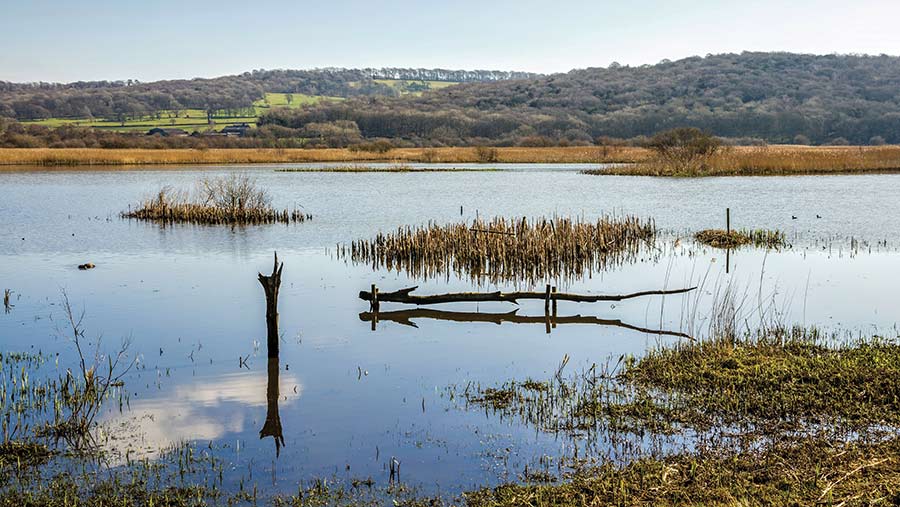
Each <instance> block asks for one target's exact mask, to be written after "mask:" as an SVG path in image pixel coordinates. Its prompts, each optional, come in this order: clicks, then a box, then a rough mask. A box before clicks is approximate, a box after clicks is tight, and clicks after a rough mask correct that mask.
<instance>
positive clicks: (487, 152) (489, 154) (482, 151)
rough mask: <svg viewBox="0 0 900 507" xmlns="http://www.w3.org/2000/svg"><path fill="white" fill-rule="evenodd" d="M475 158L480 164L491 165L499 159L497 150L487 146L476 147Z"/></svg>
mask: <svg viewBox="0 0 900 507" xmlns="http://www.w3.org/2000/svg"><path fill="white" fill-rule="evenodd" d="M475 158H476V159H477V160H478V162H480V163H482V164H491V163H494V162H496V161H497V160H498V159H499V158H500V155H499V153H498V152H497V148H491V147H489V146H476V147H475Z"/></svg>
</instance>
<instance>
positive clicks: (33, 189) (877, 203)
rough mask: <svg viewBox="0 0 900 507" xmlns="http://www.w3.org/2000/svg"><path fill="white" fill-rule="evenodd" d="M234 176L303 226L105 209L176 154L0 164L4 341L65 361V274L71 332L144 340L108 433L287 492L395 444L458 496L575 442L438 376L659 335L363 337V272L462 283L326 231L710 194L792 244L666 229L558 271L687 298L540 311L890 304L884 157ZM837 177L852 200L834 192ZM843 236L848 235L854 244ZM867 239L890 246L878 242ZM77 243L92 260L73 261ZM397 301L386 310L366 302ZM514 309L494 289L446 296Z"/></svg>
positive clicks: (827, 309)
mask: <svg viewBox="0 0 900 507" xmlns="http://www.w3.org/2000/svg"><path fill="white" fill-rule="evenodd" d="M204 171H207V172H221V171H222V169H220V168H210V169H204ZM252 171H253V172H254V174H257V175H258V177H259V179H260V181H261V182H262V183H263V184H265V185H266V186H268V187H269V188H270V189H272V192H273V194H274V197H275V199H276V201H277V202H278V204H279V205H285V206H289V205H292V204H293V203H295V202H299V203H302V205H303V206H304V207H305V209H307V210H308V211H309V212H310V213H312V214H313V215H314V216H315V218H314V219H313V221H312V222H308V223H304V224H301V225H297V226H291V227H284V226H270V227H250V228H236V229H229V228H223V227H216V228H210V227H197V226H186V227H181V226H178V227H167V228H160V227H158V226H155V225H152V224H142V223H136V222H128V221H123V220H120V219H118V218H117V216H116V213H117V212H118V211H120V210H121V209H123V207H126V206H127V205H128V204H129V203H134V202H136V201H137V200H138V199H139V198H140V197H142V196H144V195H146V194H147V193H149V192H151V191H152V190H154V189H155V188H157V187H158V186H159V185H160V184H161V183H173V184H176V185H178V184H181V183H183V184H188V183H189V182H192V181H193V180H194V179H195V178H196V172H191V171H185V170H164V171H158V170H153V171H136V172H90V171H59V172H56V171H38V172H13V173H3V172H0V196H2V198H0V290H2V289H4V288H9V289H11V290H13V291H14V303H15V304H16V307H15V308H14V309H13V310H12V311H11V312H10V313H9V314H0V348H2V350H23V349H24V350H32V349H40V350H44V351H53V352H56V351H60V352H62V357H63V358H64V359H63V361H65V358H71V357H72V354H73V351H72V350H71V347H70V345H69V344H68V343H67V342H66V341H65V339H63V338H60V337H59V336H58V335H57V333H56V331H55V328H56V327H57V323H58V322H59V317H60V314H59V309H58V307H57V304H56V303H57V301H58V297H59V289H60V288H61V287H64V288H66V290H67V291H68V293H69V296H70V298H71V299H72V301H73V302H74V303H75V304H76V306H79V307H81V306H83V307H84V308H85V310H86V312H87V317H86V320H85V327H86V329H87V332H88V334H91V335H97V334H102V335H103V336H104V337H105V343H107V344H108V345H109V346H110V347H112V346H115V345H117V344H118V340H119V338H120V337H127V336H130V337H131V338H132V340H133V346H132V351H133V352H135V353H137V354H140V356H141V368H140V369H139V370H138V371H136V372H135V373H134V374H133V375H131V376H130V377H129V379H128V381H127V388H128V391H129V398H130V399H129V403H130V410H128V411H126V412H125V413H124V414H119V413H118V410H115V411H113V412H112V413H110V414H108V415H107V419H105V421H106V422H107V423H109V424H110V425H111V426H117V425H118V426H124V428H123V431H127V432H130V433H127V434H129V435H137V436H136V437H135V439H133V440H127V442H128V445H131V446H132V448H133V451H132V452H135V453H140V452H147V451H152V450H153V448H154V447H165V446H166V445H170V444H177V443H178V442H180V441H182V440H189V441H197V442H203V443H205V442H206V441H213V442H214V448H215V449H217V450H216V453H217V455H219V456H220V457H221V458H222V459H223V460H225V461H226V462H228V463H229V464H230V465H231V466H230V468H229V470H231V471H232V472H231V473H232V474H233V477H232V479H235V480H237V479H236V478H239V477H241V474H246V473H248V470H250V469H253V468H254V467H258V469H259V470H258V472H266V471H270V470H271V469H272V467H275V468H276V469H277V472H278V473H277V476H278V484H279V487H281V488H282V489H284V490H286V491H294V490H296V484H297V482H298V481H301V480H307V479H309V478H312V477H321V476H332V475H337V476H339V477H348V478H349V477H362V478H364V477H368V476H371V477H373V478H374V479H376V480H386V479H387V469H386V463H387V460H389V459H390V458H391V457H392V456H395V457H397V458H398V459H400V460H401V461H402V462H403V468H404V473H405V477H404V478H405V479H407V480H410V481H412V482H414V483H418V484H421V485H424V486H425V487H427V488H430V489H432V490H440V491H454V490H457V489H461V488H466V487H471V486H473V485H476V484H482V483H491V482H496V481H499V480H503V479H505V478H514V477H515V475H516V474H517V473H519V472H521V470H522V468H523V467H524V465H525V464H526V463H534V462H535V461H536V460H538V459H539V457H540V456H541V455H542V454H548V455H555V454H558V453H559V452H561V450H562V449H564V448H568V447H569V446H570V445H571V444H570V443H568V442H566V441H565V440H564V439H556V438H554V437H553V436H550V435H544V434H540V433H537V432H535V431H534V429H533V428H526V427H521V426H519V425H517V424H514V423H512V422H510V421H501V420H498V419H497V418H496V417H491V416H488V415H486V414H484V413H483V412H479V411H474V412H467V411H462V410H458V409H457V408H455V407H456V405H457V403H456V402H451V401H450V400H449V399H448V398H447V394H446V388H447V387H448V386H450V385H465V384H466V383H468V382H476V383H482V384H484V385H495V384H499V383H502V382H504V381H506V380H508V379H511V378H524V377H533V378H538V379H541V378H547V377H549V376H550V375H552V373H553V372H554V371H555V370H556V368H557V366H558V365H559V362H560V359H561V358H562V357H563V355H565V354H568V355H569V356H570V357H571V361H570V366H569V368H571V369H579V368H586V367H589V366H590V364H591V363H593V362H605V361H606V360H607V358H609V357H618V355H620V354H625V353H633V354H641V353H642V352H643V351H645V350H646V349H647V348H648V347H652V346H655V345H657V344H660V343H662V344H666V343H674V342H675V341H676V340H677V339H675V338H665V337H662V338H661V337H657V336H654V335H647V334H644V333H640V332H636V331H633V330H628V329H624V328H617V327H610V326H591V325H560V326H558V327H556V328H554V329H552V332H551V334H549V335H548V334H546V332H545V328H544V326H542V325H530V324H529V325H517V324H509V323H504V324H502V325H496V324H493V323H484V322H481V323H465V322H449V321H442V320H433V319H420V320H417V321H416V324H417V325H418V328H413V327H409V326H404V325H401V324H398V323H395V322H381V323H379V325H378V327H377V329H376V330H375V331H374V332H373V331H371V330H370V326H369V323H367V322H363V321H361V320H360V318H359V314H360V312H364V311H366V310H367V309H368V307H367V304H366V303H364V302H362V301H360V300H358V299H357V296H356V294H357V293H358V291H359V290H361V289H366V288H368V287H369V285H370V284H371V283H376V284H378V286H379V287H381V288H382V289H383V290H394V289H398V288H401V287H407V286H411V285H419V286H420V289H419V292H421V293H423V294H427V293H433V292H447V291H455V290H471V289H472V287H473V286H472V285H471V284H470V283H469V282H467V281H461V280H457V279H456V278H455V277H450V278H449V279H438V280H427V281H422V280H414V279H411V278H410V277H408V276H407V275H406V274H404V273H396V272H387V271H378V272H373V271H372V270H371V269H369V268H368V267H367V266H360V265H353V264H352V263H347V262H345V261H343V260H340V259H337V258H336V256H335V255H334V245H335V244H336V243H339V242H347V241H351V240H353V239H357V238H360V237H370V236H372V235H374V234H375V233H377V232H378V231H379V230H388V229H393V228H394V227H396V226H399V225H406V224H420V223H424V222H426V221H427V220H438V221H450V220H458V219H459V218H460V215H459V206H460V205H463V206H464V216H463V218H465V219H472V218H474V215H475V210H478V213H479V214H480V215H482V216H490V215H494V214H503V215H508V216H536V215H540V214H550V213H559V214H569V213H572V214H579V215H581V214H582V213H584V214H585V215H586V216H596V215H598V214H600V213H602V212H617V213H623V212H624V213H635V214H638V215H641V216H652V217H654V218H656V220H657V223H658V224H659V225H660V226H661V227H664V228H667V229H670V230H672V231H673V234H672V236H683V235H684V232H685V231H690V230H696V229H699V228H705V227H710V226H720V225H721V223H720V222H721V215H722V214H723V208H724V207H726V206H729V207H730V208H731V209H732V217H733V223H734V226H735V227H770V228H780V229H783V230H785V231H786V232H787V233H788V235H789V237H791V238H792V242H793V248H791V249H788V250H785V251H783V252H770V253H768V254H767V253H765V252H763V251H760V250H753V249H746V250H740V251H737V252H732V254H731V256H730V271H731V272H730V273H728V274H726V273H725V269H724V268H725V266H724V264H725V255H724V252H721V251H717V250H712V249H706V248H697V247H696V246H695V245H693V243H692V242H691V241H688V240H685V239H683V240H682V241H681V242H680V246H678V247H673V246H672V237H671V236H667V237H668V239H667V241H665V242H663V243H662V244H661V245H660V246H661V248H662V250H661V251H660V252H657V253H655V254H653V255H649V254H648V255H646V256H642V257H641V258H640V259H638V261H637V262H636V263H634V264H629V265H625V266H621V267H619V268H616V269H615V270H612V271H610V272H606V273H594V274H593V275H592V276H591V277H590V278H585V279H582V280H574V281H568V282H560V283H558V285H559V286H560V287H561V289H562V288H565V290H570V291H573V292H600V293H624V292H632V291H637V290H645V289H657V288H661V287H662V286H666V287H669V288H675V287H681V286H687V285H695V284H698V285H701V288H700V289H699V290H698V291H697V292H696V293H693V294H691V295H689V296H673V297H666V298H647V299H636V300H632V301H625V302H620V303H615V304H606V303H604V304H572V303H569V304H566V303H560V305H559V314H560V315H575V314H580V315H593V316H597V317H599V318H607V319H621V320H622V321H623V322H626V323H628V324H631V325H635V326H641V327H650V328H664V329H670V330H675V331H678V330H685V329H686V328H688V327H691V326H693V328H695V329H699V330H702V329H703V328H704V326H708V322H705V321H704V320H703V318H704V315H705V310H708V308H709V305H710V304H711V300H712V299H713V298H714V296H715V294H716V292H717V290H719V289H721V287H723V286H724V285H725V284H728V283H732V284H734V286H735V287H736V290H737V291H738V292H739V293H740V294H741V295H742V297H743V298H744V300H745V301H746V304H745V310H746V311H745V319H746V322H747V323H748V325H749V324H752V323H753V322H754V319H758V318H759V308H762V307H765V308H773V309H777V311H778V312H782V313H783V315H782V316H780V317H779V318H781V319H783V320H784V321H785V322H788V323H801V324H804V323H805V324H808V325H817V326H821V327H824V328H825V329H828V330H850V331H854V332H859V331H863V332H867V331H870V330H880V331H883V332H890V331H891V329H892V327H893V326H894V325H895V323H896V320H897V319H896V316H897V315H900V301H898V300H897V299H896V298H893V297H892V296H893V293H894V289H895V287H894V285H895V282H894V278H895V277H894V273H896V267H895V266H896V265H897V261H898V255H897V253H896V252H895V251H894V249H893V245H896V242H897V240H898V239H900V223H898V222H897V221H896V220H895V218H894V216H893V215H892V214H891V213H873V211H872V210H878V209H890V207H891V206H893V203H894V200H895V196H894V191H893V189H894V188H896V186H897V185H896V184H897V182H900V177H898V176H896V175H878V176H840V177H831V176H828V177H809V178H807V177H801V178H717V179H702V180H665V179H654V178H622V177H591V176H585V175H580V174H578V173H577V172H573V171H568V170H544V169H540V168H531V169H527V170H522V171H516V172H512V173H504V172H491V173H446V174H444V173H424V174H410V173H404V174H387V173H372V174H365V173H355V174H335V173H275V172H273V171H271V170H270V168H269V169H253V170H252ZM848 189H853V192H852V195H854V196H856V197H855V198H854V199H849V198H847V195H848ZM816 214H819V215H821V216H822V217H823V218H821V219H816V218H814V217H815V215H816ZM791 215H795V216H797V217H798V219H797V220H792V219H791ZM851 237H853V238H857V239H859V240H862V242H863V247H862V248H860V249H858V250H851V248H850V239H849V238H851ZM22 238H25V239H24V240H23V239H22ZM829 238H830V239H829ZM883 240H887V242H888V245H887V246H880V245H879V244H878V243H879V242H880V241H883ZM870 246H871V247H872V250H871V251H870V250H869V247H870ZM276 249H277V250H278V252H279V256H280V257H281V258H282V259H283V260H284V262H285V269H284V275H283V285H282V291H281V300H280V314H281V317H280V319H281V331H282V333H283V337H282V345H281V349H282V352H281V361H280V367H279V371H280V375H279V385H280V397H279V399H280V403H279V410H280V416H281V421H282V424H283V427H284V437H285V447H284V448H283V449H282V450H281V455H280V457H278V458H277V459H275V450H274V445H273V443H272V440H271V439H269V438H266V439H263V440H260V438H259V431H260V428H261V427H262V426H263V423H264V421H265V418H266V413H267V404H266V401H267V400H266V388H267V364H266V358H265V350H264V348H265V324H264V312H265V308H264V304H263V294H262V289H261V288H260V286H259V283H258V281H257V280H256V273H257V271H263V272H265V271H267V270H270V269H271V255H272V251H273V250H276ZM86 261H90V262H93V263H95V264H97V266H98V267H97V269H94V270H92V271H88V272H80V271H78V270H77V269H75V266H76V265H77V264H80V263H83V262H86ZM510 288H511V286H510V285H499V286H498V285H491V284H489V285H488V286H487V287H485V289H486V290H491V289H495V290H496V289H510ZM400 308H401V306H400V305H388V304H385V305H384V306H383V307H382V310H385V311H387V310H396V309H400ZM512 308H514V307H513V306H512V305H509V304H501V303H482V304H474V303H460V304H453V305H443V306H442V307H441V309H444V310H451V311H459V312H505V311H510V310H511V309H512ZM695 309H696V314H697V316H698V317H697V318H696V319H693V318H692V316H693V315H694V312H695ZM773 311H774V310H773ZM519 314H521V315H543V303H542V302H540V301H529V302H523V303H522V305H521V307H520V309H519ZM260 343H261V344H262V350H261V349H260V348H259V344H260ZM239 357H241V358H244V357H248V367H249V368H242V367H240V362H239ZM365 373H367V374H365ZM295 387H296V390H295ZM423 405H424V408H423ZM116 445H122V444H116ZM124 448H125V446H124V445H122V446H121V447H119V448H118V449H119V450H122V449H124ZM348 466H349V467H350V468H349V470H348V469H347V467H348ZM258 475H260V474H259V473H258ZM448 478H449V479H448Z"/></svg>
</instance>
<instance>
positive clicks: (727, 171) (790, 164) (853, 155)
mask: <svg viewBox="0 0 900 507" xmlns="http://www.w3.org/2000/svg"><path fill="white" fill-rule="evenodd" d="M585 172H587V173H589V174H620V175H640V176H677V177H698V176H782V175H800V174H853V173H870V172H871V173H883V172H900V146H816V147H810V146H765V147H734V148H728V149H724V150H721V151H720V152H719V153H717V154H715V155H713V156H711V157H709V158H707V159H705V160H703V161H701V162H699V163H697V164H691V165H690V166H688V167H680V166H677V165H673V164H667V163H664V162H661V161H659V160H655V159H648V160H647V161H645V162H642V163H638V164H633V165H622V166H615V167H611V168H609V169H603V170H591V171H585Z"/></svg>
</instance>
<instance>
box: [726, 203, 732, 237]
mask: <svg viewBox="0 0 900 507" xmlns="http://www.w3.org/2000/svg"><path fill="white" fill-rule="evenodd" d="M725 232H727V233H728V235H729V236H730V235H731V208H725Z"/></svg>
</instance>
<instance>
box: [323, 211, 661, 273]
mask: <svg viewBox="0 0 900 507" xmlns="http://www.w3.org/2000/svg"><path fill="white" fill-rule="evenodd" d="M655 238H656V226H655V225H654V222H653V220H652V219H640V218H638V217H635V216H622V217H616V216H604V217H602V218H599V219H597V220H596V221H586V220H583V219H572V218H564V217H553V218H546V217H543V218H537V219H533V220H528V219H527V218H521V219H507V218H502V217H501V218H494V219H490V220H484V219H476V220H474V221H473V222H471V223H454V224H448V225H439V224H435V223H429V224H427V225H425V226H422V227H416V228H413V227H401V228H398V229H397V230H396V231H395V232H393V233H380V234H378V235H377V236H376V237H375V238H373V239H371V240H359V241H354V242H352V243H351V244H350V245H349V246H346V245H344V246H342V245H338V253H339V254H340V255H342V256H344V257H345V258H348V259H350V260H352V261H353V262H358V263H364V264H370V265H372V266H374V267H384V268H386V269H389V270H404V271H406V272H409V273H410V274H413V275H414V276H417V277H423V278H433V277H438V276H449V275H450V274H451V273H454V274H457V275H460V276H463V277H468V278H471V279H473V280H490V281H524V282H534V281H539V280H543V279H545V278H572V277H581V276H583V275H584V273H585V272H586V271H588V270H591V269H597V270H603V269H606V268H608V267H611V266H614V265H616V264H618V263H621V262H623V261H624V260H625V259H627V258H630V257H633V256H635V255H636V254H637V253H638V251H639V249H640V248H641V247H642V246H644V245H647V244H652V243H653V241H654V239H655Z"/></svg>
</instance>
